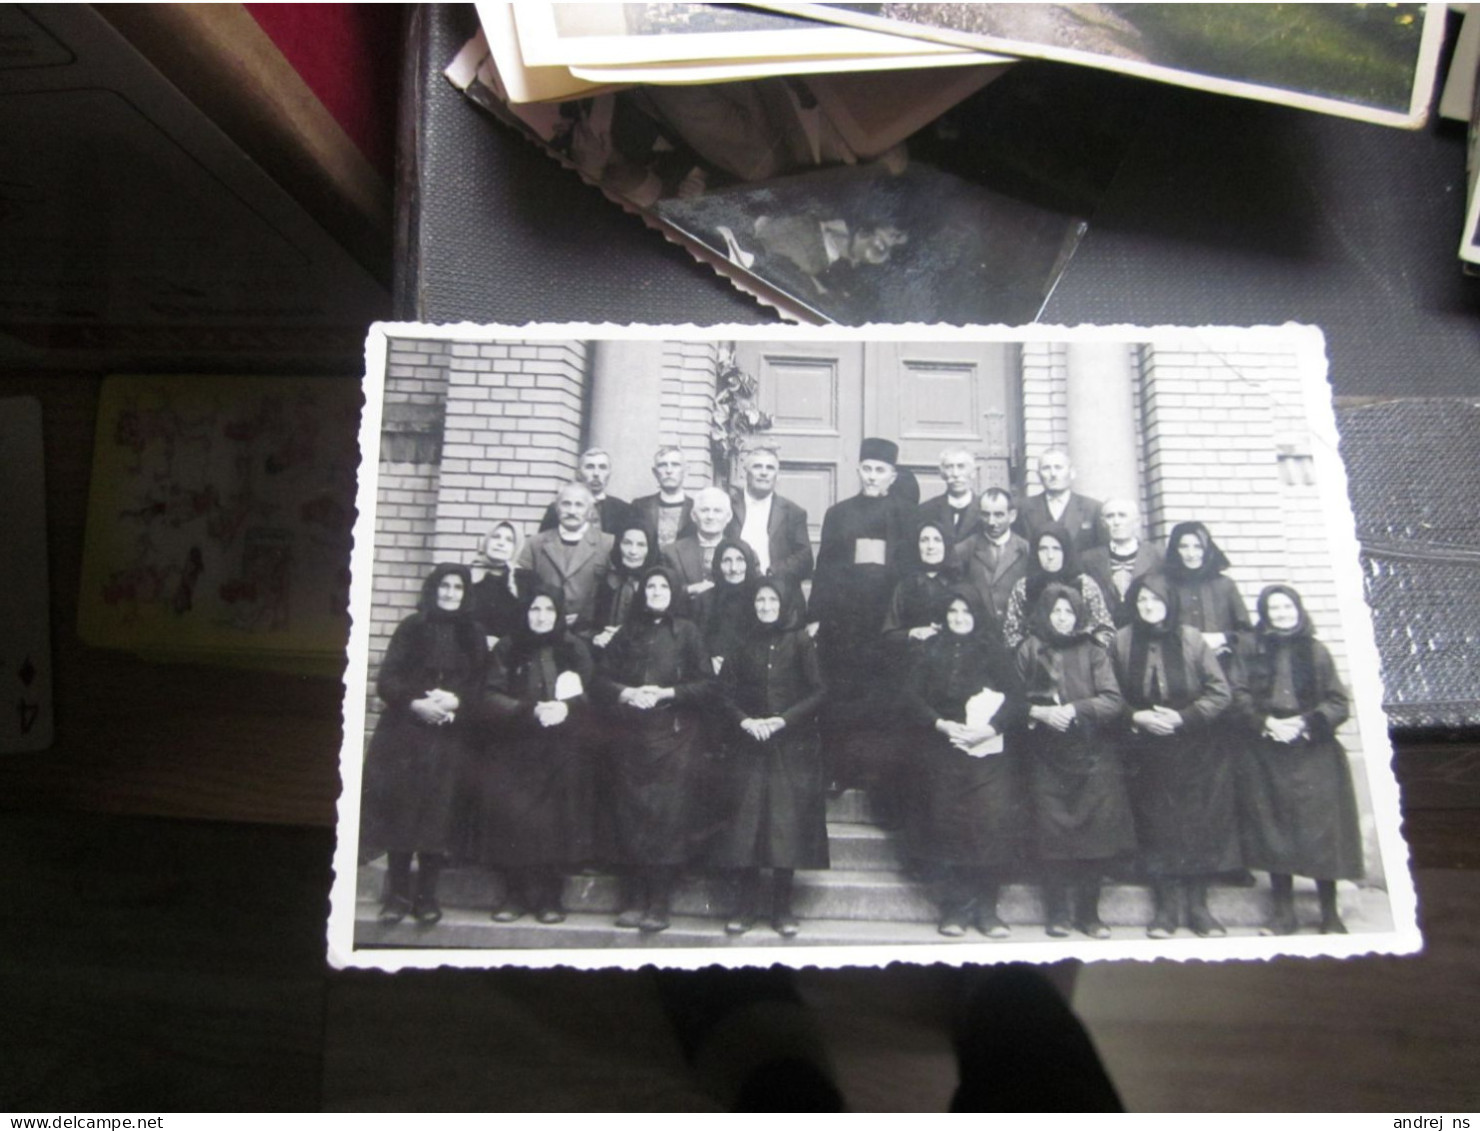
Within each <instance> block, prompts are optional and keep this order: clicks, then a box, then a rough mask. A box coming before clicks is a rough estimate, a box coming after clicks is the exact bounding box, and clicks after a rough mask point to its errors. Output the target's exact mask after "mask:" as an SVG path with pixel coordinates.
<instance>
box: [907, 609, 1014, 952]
mask: <svg viewBox="0 0 1480 1131" xmlns="http://www.w3.org/2000/svg"><path fill="white" fill-rule="evenodd" d="M936 615H937V616H938V617H939V619H940V623H941V624H942V625H943V631H942V632H941V633H940V634H939V635H938V636H936V637H934V638H933V639H931V640H930V641H928V642H927V643H926V644H924V645H923V646H922V650H921V652H920V655H919V660H918V662H917V663H916V664H915V666H914V667H913V668H912V669H911V671H910V675H909V680H908V682H907V683H906V686H905V692H904V709H905V715H906V717H907V718H909V719H910V720H911V721H913V722H914V723H915V724H916V725H917V728H918V729H917V731H916V733H917V734H918V735H919V737H918V738H917V739H916V740H915V746H914V759H913V761H914V774H915V780H916V782H917V787H918V791H919V795H918V798H917V799H916V801H915V803H914V804H913V805H911V807H910V811H911V819H910V821H909V825H910V828H909V830H908V832H909V836H908V843H909V845H910V852H911V854H912V855H914V856H916V857H917V858H918V859H920V860H921V861H923V862H925V863H927V864H933V865H935V866H936V867H937V868H938V869H939V870H940V871H941V873H942V877H941V880H942V889H943V890H942V898H941V918H940V927H939V930H940V933H941V934H943V935H945V936H947V937H948V938H959V937H960V936H961V935H964V934H965V933H966V926H967V923H968V922H971V921H974V922H975V924H976V927H977V929H978V930H979V931H981V933H982V934H984V935H986V936H987V937H988V938H1005V937H1006V936H1007V935H1008V933H1009V932H1008V927H1007V925H1006V924H1005V923H1003V921H1002V919H1001V918H1000V917H999V916H998V914H997V896H998V893H999V891H1000V888H1001V884H1002V882H1003V879H1004V877H1005V876H1007V875H1009V874H1010V873H1011V872H1013V871H1014V870H1016V869H1018V868H1020V867H1021V866H1022V861H1023V856H1024V854H1023V835H1024V832H1025V829H1024V827H1023V819H1022V818H1023V813H1024V800H1025V798H1024V793H1023V789H1022V782H1021V772H1020V769H1019V764H1018V752H1017V743H1018V741H1019V737H1020V736H1019V734H1018V728H1019V726H1020V724H1021V723H1022V722H1023V721H1024V720H1025V719H1026V716H1027V711H1028V703H1027V700H1026V699H1025V698H1024V696H1023V689H1022V681H1021V680H1020V679H1019V677H1018V673H1017V671H1016V669H1015V668H1014V666H1013V662H1012V657H1011V656H1010V655H1009V653H1008V652H1007V650H1006V649H1005V648H1004V647H1003V646H1002V645H1001V643H1000V642H999V641H998V640H997V637H996V635H995V634H994V633H993V632H992V631H991V629H990V623H989V621H988V618H987V614H986V611H985V609H984V607H983V605H982V601H981V596H980V594H978V593H977V591H976V590H975V589H974V588H973V587H972V586H970V585H964V584H963V585H958V586H956V587H955V588H953V589H951V590H950V591H949V592H948V593H947V594H946V595H945V597H944V599H943V600H942V601H941V602H940V606H939V608H938V611H937V613H936Z"/></svg>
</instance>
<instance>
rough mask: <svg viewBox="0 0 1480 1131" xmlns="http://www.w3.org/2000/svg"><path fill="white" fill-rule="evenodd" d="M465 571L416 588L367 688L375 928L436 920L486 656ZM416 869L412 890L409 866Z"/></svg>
mask: <svg viewBox="0 0 1480 1131" xmlns="http://www.w3.org/2000/svg"><path fill="white" fill-rule="evenodd" d="M472 587H473V581H472V577H471V575H470V573H469V571H468V567H467V566H463V565H451V564H443V565H439V566H437V568H436V569H434V570H432V573H431V576H429V577H428V578H427V579H426V581H425V583H423V585H422V587H421V598H420V600H419V601H417V604H416V612H414V613H412V614H411V615H410V616H409V617H407V618H406V619H405V620H403V621H402V622H401V623H400V625H399V626H397V628H396V631H395V634H394V635H393V636H392V637H391V641H390V644H389V645H388V646H387V647H386V650H385V658H384V659H383V660H382V661H381V664H380V674H379V675H378V676H377V678H376V683H375V689H376V691H377V693H378V694H379V695H380V698H381V700H382V701H383V702H384V703H385V712H384V714H382V715H381V716H380V720H379V722H377V723H376V724H375V734H374V735H373V736H372V737H371V739H370V746H369V748H368V749H367V750H366V752H365V776H364V782H363V786H362V791H361V800H360V848H361V852H362V854H363V855H364V856H365V859H367V860H372V859H374V858H375V857H376V856H378V855H380V853H382V852H385V853H387V854H388V855H387V865H388V870H387V874H386V887H385V901H384V903H383V905H382V906H381V909H380V921H381V922H382V923H387V924H391V923H399V922H400V921H401V920H402V919H404V918H405V917H406V916H407V915H408V914H410V915H411V916H412V917H413V918H415V919H416V921H417V922H418V923H420V924H422V925H423V926H430V925H432V924H434V923H436V922H437V921H438V920H440V919H441V918H442V908H441V906H440V905H439V903H438V902H437V884H438V879H439V877H440V876H441V873H442V868H443V866H444V865H445V864H446V861H447V855H448V853H449V851H450V850H451V848H452V841H453V805H454V802H455V800H456V796H457V788H458V782H459V779H460V777H461V775H462V773H463V762H464V757H465V747H464V736H465V733H466V731H467V726H468V724H467V719H466V717H465V713H466V711H467V710H468V708H470V707H472V705H473V701H474V699H475V698H476V696H477V693H478V687H479V685H480V683H481V681H482V678H483V666H484V662H485V660H486V658H487V655H486V652H485V644H484V639H483V632H482V630H481V629H480V628H479V626H478V624H477V623H476V622H475V621H474V620H473V616H472V611H471V606H472V599H471V590H472ZM413 855H414V856H416V857H417V861H418V864H419V868H418V871H417V876H416V889H415V892H414V894H413V891H412V885H411V859H412V856H413Z"/></svg>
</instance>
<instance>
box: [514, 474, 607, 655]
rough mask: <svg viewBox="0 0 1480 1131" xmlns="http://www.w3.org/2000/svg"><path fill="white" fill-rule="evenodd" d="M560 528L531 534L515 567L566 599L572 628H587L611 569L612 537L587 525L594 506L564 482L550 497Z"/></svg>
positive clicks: (582, 488) (580, 488)
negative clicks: (553, 502)
mask: <svg viewBox="0 0 1480 1131" xmlns="http://www.w3.org/2000/svg"><path fill="white" fill-rule="evenodd" d="M555 512H556V514H557V515H558V516H559V518H558V521H559V524H560V525H559V526H557V527H556V528H555V529H554V530H543V531H541V532H540V533H538V534H536V535H535V536H534V537H533V538H531V539H530V540H529V541H528V542H526V543H524V548H523V549H522V550H520V551H519V558H518V560H517V561H516V562H515V563H514V564H515V568H517V569H525V570H530V571H531V572H533V573H534V575H535V577H536V578H538V579H539V580H540V581H541V582H543V583H544V584H546V585H548V586H550V587H551V588H555V589H559V590H560V593H561V596H562V597H564V599H565V620H566V623H567V624H568V625H569V626H570V627H571V628H573V629H577V630H579V629H583V628H586V627H588V626H589V625H590V624H591V618H592V617H593V616H594V615H595V612H596V590H597V587H598V586H599V585H600V584H601V582H602V579H603V578H605V577H606V571H607V569H608V568H609V567H610V565H611V561H610V555H611V552H612V541H613V536H612V535H610V534H606V533H603V532H602V531H601V529H600V528H599V527H597V525H596V523H595V522H593V521H592V518H593V516H594V514H595V507H594V504H593V500H592V498H591V491H590V489H589V488H587V487H586V485H585V484H584V483H567V484H566V485H565V486H564V487H562V488H560V493H559V494H558V495H556V496H555Z"/></svg>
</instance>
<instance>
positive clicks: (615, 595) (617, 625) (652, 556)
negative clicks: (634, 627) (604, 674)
mask: <svg viewBox="0 0 1480 1131" xmlns="http://www.w3.org/2000/svg"><path fill="white" fill-rule="evenodd" d="M608 560H609V561H610V562H611V568H609V569H608V570H607V571H606V576H605V577H604V578H602V580H601V583H600V584H599V585H598V586H597V588H596V611H595V613H594V614H593V616H592V619H591V623H592V624H593V625H595V626H596V629H597V631H596V633H595V635H594V636H593V637H592V638H591V646H592V647H593V648H605V647H606V646H607V645H608V644H610V643H611V642H612V638H613V637H614V636H616V634H617V633H618V632H619V631H621V628H622V625H623V624H624V623H625V622H626V620H627V614H628V613H629V612H630V611H631V609H632V602H633V601H634V600H636V598H637V590H638V587H639V584H640V582H641V578H642V574H643V571H644V570H647V569H649V568H651V567H652V566H655V565H657V564H658V561H659V553H658V536H657V534H656V533H654V532H653V530H652V529H651V528H649V527H648V526H647V525H645V524H644V523H641V522H628V523H627V524H626V526H625V527H624V528H623V530H622V531H621V533H619V534H618V535H617V539H616V541H615V542H613V543H612V552H611V555H610V557H609V558H608Z"/></svg>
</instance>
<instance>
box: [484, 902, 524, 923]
mask: <svg viewBox="0 0 1480 1131" xmlns="http://www.w3.org/2000/svg"><path fill="white" fill-rule="evenodd" d="M489 918H490V919H492V920H493V921H494V922H495V923H517V922H519V920H520V919H523V918H524V908H522V907H520V906H519V904H517V903H514V902H507V903H501V904H499V905H498V906H497V907H495V908H494V909H493V913H492V914H491V915H489Z"/></svg>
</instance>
